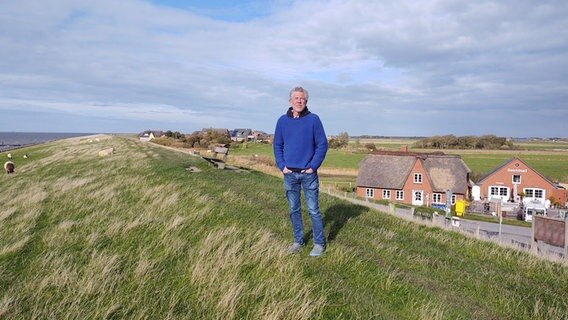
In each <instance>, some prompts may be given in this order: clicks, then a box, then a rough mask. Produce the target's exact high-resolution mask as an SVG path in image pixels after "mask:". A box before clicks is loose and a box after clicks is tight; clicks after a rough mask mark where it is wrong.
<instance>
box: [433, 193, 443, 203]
mask: <svg viewBox="0 0 568 320" xmlns="http://www.w3.org/2000/svg"><path fill="white" fill-rule="evenodd" d="M432 203H436V204H438V203H443V202H442V194H441V193H433V194H432Z"/></svg>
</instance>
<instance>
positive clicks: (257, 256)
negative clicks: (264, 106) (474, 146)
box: [0, 137, 568, 319]
mask: <svg viewBox="0 0 568 320" xmlns="http://www.w3.org/2000/svg"><path fill="white" fill-rule="evenodd" d="M108 147H114V148H115V149H116V153H115V154H114V155H112V156H111V157H107V158H99V157H98V155H97V153H98V151H99V150H102V149H105V148H108ZM26 152H27V153H29V154H31V158H29V159H22V160H18V161H17V167H16V170H17V172H16V174H15V175H10V176H8V175H2V176H1V177H0V203H1V204H2V206H1V207H0V318H2V319H3V318H8V319H34V318H41V319H44V318H48V319H78V318H80V319H93V318H101V319H124V318H136V319H139V318H154V319H243V318H245V319H566V314H568V299H566V292H568V268H567V267H566V266H565V265H561V264H558V263H552V262H548V261H543V260H541V259H538V258H535V257H533V256H531V255H528V254H526V253H521V252H517V251H514V250H512V249H506V248H502V247H499V246H497V245H495V244H492V243H485V242H480V241H477V240H474V239H470V238H467V237H464V236H462V235H460V234H457V233H453V232H447V231H444V230H441V229H438V228H430V227H426V226H422V225H418V224H413V223H410V222H405V221H402V220H399V219H397V218H395V217H392V216H390V215H387V214H384V213H381V212H377V211H374V210H370V209H369V208H366V207H362V206H357V205H353V204H350V203H347V202H344V201H341V200H338V199H336V198H333V197H331V196H328V195H326V194H322V195H321V209H322V212H323V214H324V222H325V234H326V236H327V238H328V244H329V247H328V250H327V252H326V253H325V255H324V256H322V257H320V258H310V257H308V252H309V249H310V248H309V247H306V249H305V250H304V251H303V252H301V253H300V254H298V255H287V254H286V247H287V245H288V244H289V242H290V239H291V230H290V226H289V222H288V215H287V206H286V203H285V198H284V194H283V190H282V182H281V180H280V179H279V178H278V177H273V176H270V175H266V174H262V173H259V172H254V171H253V172H239V171H230V170H217V169H214V168H212V167H210V166H208V165H207V163H206V162H204V161H202V160H201V159H200V158H196V157H190V156H188V155H187V154H183V153H179V152H175V151H171V150H166V149H163V148H160V147H156V146H153V145H151V144H142V143H140V142H138V141H136V140H134V139H129V138H124V137H110V138H108V139H101V140H100V141H96V142H89V140H88V139H67V140H62V141H57V142H53V143H49V144H45V145H41V146H36V147H33V148H28V149H21V150H17V151H14V152H12V153H13V154H14V156H15V158H16V159H20V158H21V155H23V153H26ZM189 166H196V167H198V168H200V169H202V170H203V171H202V172H199V173H190V172H189V171H187V170H186V168H187V167H189ZM306 225H307V226H309V222H308V219H307V218H306ZM308 236H309V235H308ZM310 242H311V241H310Z"/></svg>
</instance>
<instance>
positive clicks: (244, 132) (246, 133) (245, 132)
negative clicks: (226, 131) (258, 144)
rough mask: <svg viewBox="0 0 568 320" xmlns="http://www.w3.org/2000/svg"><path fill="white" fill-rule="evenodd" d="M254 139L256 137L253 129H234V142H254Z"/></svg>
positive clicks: (232, 135)
mask: <svg viewBox="0 0 568 320" xmlns="http://www.w3.org/2000/svg"><path fill="white" fill-rule="evenodd" d="M254 138H255V137H254V136H253V135H252V129H234V130H233V131H231V140H232V141H237V142H242V141H251V140H254Z"/></svg>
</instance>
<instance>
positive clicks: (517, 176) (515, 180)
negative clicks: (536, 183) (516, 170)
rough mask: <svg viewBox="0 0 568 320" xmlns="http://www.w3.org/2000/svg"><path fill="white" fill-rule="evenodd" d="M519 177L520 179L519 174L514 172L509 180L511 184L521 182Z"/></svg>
mask: <svg viewBox="0 0 568 320" xmlns="http://www.w3.org/2000/svg"><path fill="white" fill-rule="evenodd" d="M515 178H518V179H515ZM521 179H522V178H521V175H520V174H514V175H513V176H512V177H511V181H512V182H513V184H521Z"/></svg>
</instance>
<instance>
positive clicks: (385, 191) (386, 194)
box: [383, 190, 391, 199]
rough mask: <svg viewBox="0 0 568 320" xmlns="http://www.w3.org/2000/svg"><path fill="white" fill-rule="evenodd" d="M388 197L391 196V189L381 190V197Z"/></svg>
mask: <svg viewBox="0 0 568 320" xmlns="http://www.w3.org/2000/svg"><path fill="white" fill-rule="evenodd" d="M390 198H391V191H390V190H383V199H390Z"/></svg>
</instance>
